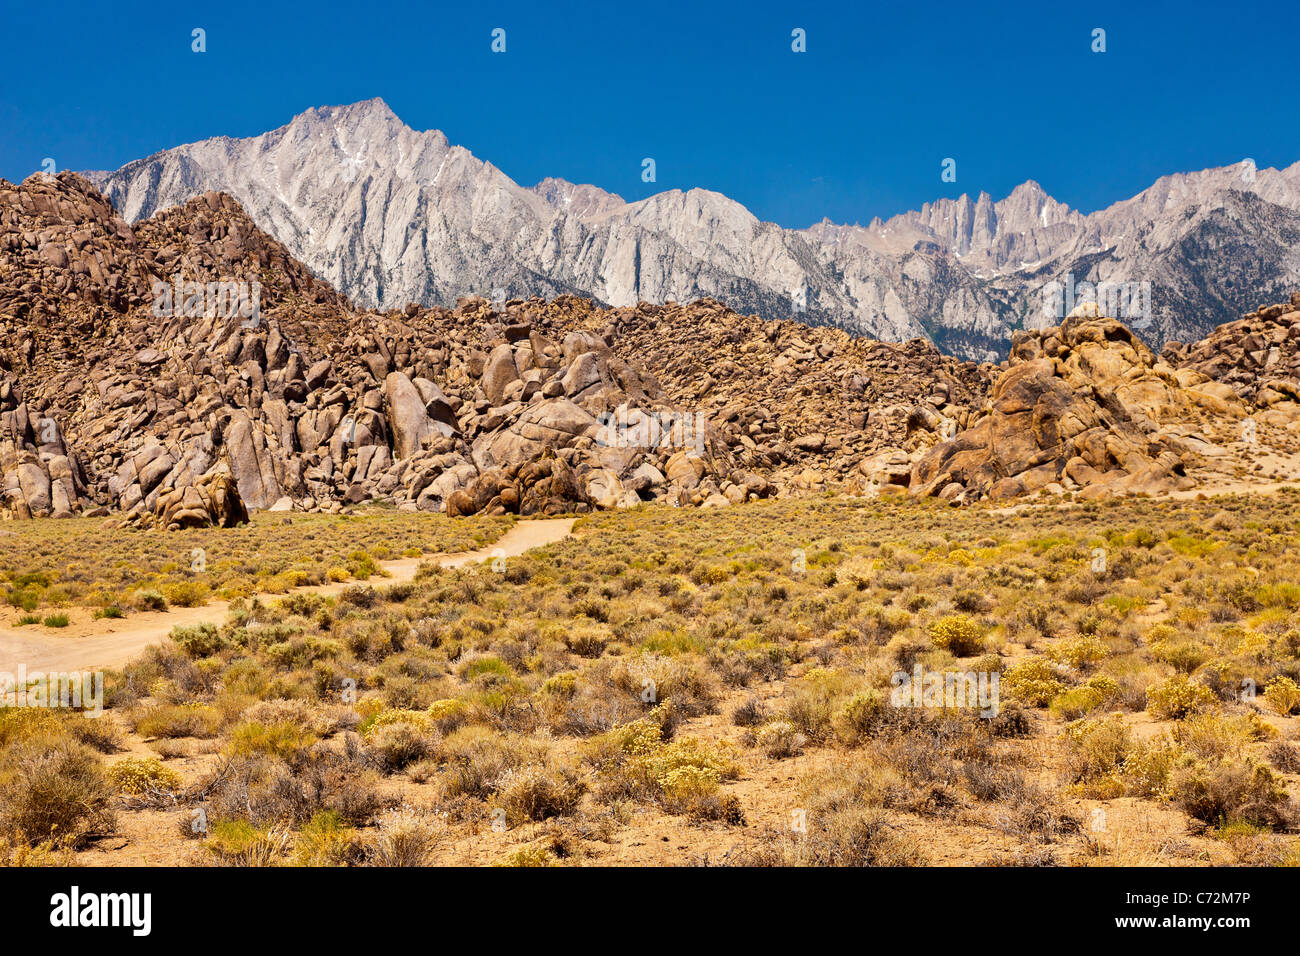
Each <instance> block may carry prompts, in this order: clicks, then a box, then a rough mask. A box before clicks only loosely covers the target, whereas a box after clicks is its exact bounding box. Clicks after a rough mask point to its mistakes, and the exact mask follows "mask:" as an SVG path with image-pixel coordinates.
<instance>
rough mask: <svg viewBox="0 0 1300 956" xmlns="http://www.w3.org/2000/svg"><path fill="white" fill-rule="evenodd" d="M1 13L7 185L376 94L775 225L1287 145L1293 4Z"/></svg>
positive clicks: (493, 144) (462, 138) (641, 186)
mask: <svg viewBox="0 0 1300 956" xmlns="http://www.w3.org/2000/svg"><path fill="white" fill-rule="evenodd" d="M5 27H6V28H5V30H4V31H3V34H2V35H0V63H3V64H4V67H3V69H2V70H0V176H3V177H4V178H6V179H9V180H13V181H16V180H20V179H22V178H24V177H26V176H27V175H30V174H31V173H32V172H35V171H37V170H38V169H40V168H41V163H42V161H43V159H44V158H45V157H50V158H52V159H54V161H55V163H56V166H57V168H59V169H65V168H70V169H101V168H116V167H117V166H120V165H121V164H123V163H125V162H128V161H129V160H132V159H136V158H139V157H141V156H145V155H148V154H149V153H152V152H154V151H156V150H159V149H163V148H166V147H169V146H175V145H179V144H181V143H185V142H191V141H194V140H198V139H204V138H207V137H210V136H216V135H229V136H249V135H254V134H257V133H261V132H264V131H266V130H269V129H273V128H275V127H277V126H281V125H283V124H284V123H286V122H288V120H289V119H290V118H291V117H292V116H293V115H294V114H296V113H298V112H301V111H302V110H304V109H306V108H308V107H311V106H320V105H325V104H336V103H348V102H353V101H355V100H360V99H366V98H369V97H372V96H381V97H383V98H384V99H385V100H386V101H387V102H388V104H389V106H391V107H392V108H393V110H394V112H396V113H397V115H398V116H400V117H401V118H402V119H403V120H404V121H405V122H406V123H407V124H408V125H410V126H412V127H415V128H417V129H428V128H438V129H441V130H443V131H444V132H445V133H446V134H447V136H448V137H449V138H450V139H451V141H452V142H453V143H458V144H460V145H463V146H465V147H467V148H468V149H470V150H471V151H472V152H474V154H475V155H477V156H478V157H479V158H480V159H485V160H489V161H491V162H492V163H493V164H495V165H496V166H498V167H500V168H501V169H502V170H504V171H505V172H506V173H507V174H508V175H510V176H511V177H512V178H514V179H515V180H517V181H518V182H520V183H523V184H525V185H531V184H532V183H534V182H536V181H537V180H539V179H541V178H543V177H545V176H548V175H554V176H561V177H563V178H565V179H569V180H573V181H576V182H591V183H595V184H597V185H599V186H602V187H604V188H606V189H609V190H611V191H613V192H617V193H619V194H620V195H622V196H623V197H624V198H625V199H629V200H631V199H639V198H643V197H644V196H647V195H649V194H650V193H651V192H654V191H658V190H663V189H672V188H682V189H688V188H691V187H695V186H700V187H704V188H707V189H714V190H717V191H719V192H723V193H726V194H727V195H729V196H731V197H733V198H734V199H737V200H739V201H740V202H743V203H744V204H745V205H747V206H748V207H749V208H750V209H751V210H753V211H754V213H755V214H757V215H758V216H760V217H761V218H763V219H769V220H773V221H776V222H779V223H781V224H782V225H785V226H795V227H802V226H807V225H809V224H810V223H812V222H815V221H817V220H819V219H821V217H822V216H823V215H825V216H829V217H830V218H831V219H832V220H834V221H836V222H854V221H860V222H862V223H866V222H867V221H869V220H870V218H871V217H872V216H875V215H880V216H889V215H892V214H894V213H898V212H902V211H904V210H906V209H909V208H917V207H919V206H920V204H921V203H923V202H926V201H928V200H932V199H936V198H939V197H942V196H957V195H959V194H961V193H962V192H970V193H972V194H975V193H977V192H978V191H980V190H986V191H988V192H989V193H991V194H992V195H993V196H994V197H995V198H1001V197H1002V196H1004V195H1006V193H1008V192H1009V191H1010V190H1011V189H1012V188H1013V187H1014V186H1015V185H1016V184H1017V183H1020V182H1022V181H1024V180H1025V179H1031V178H1032V179H1036V180H1038V181H1039V182H1040V183H1042V185H1043V186H1044V188H1046V189H1047V190H1048V192H1050V193H1052V194H1053V195H1054V196H1056V198H1058V199H1060V200H1062V201H1063V202H1068V203H1069V204H1070V205H1072V206H1074V207H1076V208H1082V209H1083V210H1084V211H1091V210H1093V209H1096V208H1099V207H1101V206H1105V205H1108V204H1109V203H1111V202H1114V201H1116V200H1118V199H1122V198H1127V197H1128V196H1130V195H1132V194H1134V193H1136V192H1138V191H1140V190H1141V189H1143V188H1145V187H1146V186H1148V185H1150V184H1151V183H1152V182H1153V181H1154V180H1155V179H1156V178H1158V177H1159V176H1161V175H1164V174H1166V173H1170V172H1178V171H1183V170H1188V169H1200V168H1204V167H1206V166H1216V165H1226V164H1230V163H1236V162H1240V161H1241V160H1242V159H1243V158H1246V157H1250V158H1252V159H1254V160H1255V161H1256V163H1257V164H1258V165H1259V166H1261V167H1264V166H1279V167H1280V166H1286V165H1289V164H1291V163H1292V162H1294V161H1296V160H1298V159H1300V124H1298V123H1296V122H1295V116H1296V110H1297V103H1298V102H1300V96H1298V95H1297V94H1300V70H1297V69H1296V66H1295V62H1294V56H1293V55H1292V54H1291V53H1290V52H1288V51H1291V50H1293V49H1294V48H1295V44H1296V40H1297V39H1298V38H1300V29H1298V28H1300V5H1297V4H1295V3H1294V2H1291V3H1283V2H1276V3H1255V2H1250V0H1237V2H1234V3H1232V4H1223V3H1215V4H1211V3H1208V2H1203V0H1183V2H1179V3H1173V2H1170V3H1164V2H1144V0H1129V2H1125V3H1059V4H1058V3H1051V4H1049V3H1042V2H1039V3H1020V2H1015V3H1001V4H993V3H990V4H981V3H945V2H920V3H910V4H909V3H896V2H895V3H890V4H887V5H886V4H871V3H862V4H858V3H770V2H764V0H751V2H746V3H707V2H696V3H678V2H673V0H651V2H648V3H617V4H615V3H609V2H606V3H571V4H565V5H563V6H560V5H552V4H547V3H545V2H541V0H539V2H530V3H513V2H511V3H506V2H498V3H492V2H488V3H464V2H459V3H456V4H445V3H441V2H437V0H434V2H423V3H411V4H386V3H383V2H378V0H373V2H366V3H356V2H347V3H342V2H334V0H317V2H315V3H311V4H306V3H295V4H277V3H274V2H270V0H264V2H261V3H243V2H223V3H211V4H208V3H184V2H173V3H157V4H144V3H132V2H129V0H127V2H119V3H103V4H93V3H83V2H76V0H73V2H67V3H60V4H57V5H49V4H25V5H21V6H20V5H17V4H9V5H8V9H7V10H6V11H5ZM195 27H202V28H203V29H205V30H206V32H207V52H206V53H204V54H195V53H193V52H191V48H190V47H191V30H192V29H193V28H195ZM496 27H501V28H503V29H505V31H506V52H505V53H504V54H494V53H492V51H491V49H490V45H491V31H492V30H493V29H494V28H496ZM796 27H798V28H802V29H803V30H805V31H806V36H807V52H806V53H794V52H793V51H792V50H791V31H792V30H793V29H795V28H796ZM1098 27H1100V28H1103V29H1105V30H1106V46H1107V49H1106V52H1105V53H1093V52H1092V51H1091V49H1090V46H1091V43H1092V31H1093V29H1094V28H1098ZM644 157H653V158H654V159H655V162H656V169H657V182H656V183H654V184H647V183H643V182H642V181H641V161H642V159H643V158H644ZM948 157H951V158H954V159H956V161H957V181H956V182H955V183H945V182H942V181H941V178H940V172H941V163H942V161H943V160H944V159H945V158H948Z"/></svg>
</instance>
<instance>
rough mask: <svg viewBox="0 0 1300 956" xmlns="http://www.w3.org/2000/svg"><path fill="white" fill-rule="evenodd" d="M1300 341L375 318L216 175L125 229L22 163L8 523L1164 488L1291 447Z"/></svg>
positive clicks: (575, 310)
mask: <svg viewBox="0 0 1300 956" xmlns="http://www.w3.org/2000/svg"><path fill="white" fill-rule="evenodd" d="M565 198H566V196H565V194H563V191H560V192H552V193H550V198H548V199H544V200H543V199H541V197H539V201H547V202H551V201H561V202H563V201H564V199H565ZM575 201H577V200H576V199H575ZM581 201H587V202H597V203H598V202H599V201H600V200H599V197H591V196H586V197H585V198H582V199H581ZM226 287H232V288H240V289H244V290H246V291H247V290H250V289H252V290H255V292H256V296H255V298H256V306H257V307H256V308H252V309H245V308H243V306H244V305H246V304H247V302H246V301H245V300H244V299H243V298H242V297H240V296H227V297H226V298H225V299H222V298H221V295H220V294H221V293H222V291H223V289H226ZM173 290H175V294H173ZM164 301H165V302H166V303H167V305H166V306H165V307H160V303H162V302H164ZM1297 338H1300V296H1293V297H1292V299H1291V301H1290V304H1281V305H1276V306H1269V307H1266V308H1264V309H1260V310H1256V311H1255V312H1252V313H1250V314H1249V315H1247V316H1246V317H1245V318H1243V319H1241V320H1240V321H1239V322H1237V323H1234V324H1230V325H1226V326H1224V327H1222V328H1221V329H1219V330H1218V331H1216V332H1215V333H1214V334H1213V335H1211V336H1210V337H1209V338H1207V339H1205V340H1203V341H1201V342H1197V343H1194V344H1191V345H1187V346H1182V345H1178V344H1171V345H1170V346H1168V347H1167V348H1166V349H1165V352H1164V353H1163V355H1162V356H1161V357H1157V356H1156V355H1155V353H1153V352H1152V351H1151V350H1150V349H1149V348H1147V347H1146V346H1145V345H1144V344H1143V343H1142V342H1141V341H1140V340H1138V339H1137V338H1136V337H1135V336H1134V335H1133V333H1132V332H1131V331H1130V330H1129V329H1127V328H1126V327H1124V326H1123V325H1122V324H1120V323H1118V322H1116V321H1114V320H1113V319H1109V318H1106V317H1104V316H1101V315H1099V314H1097V310H1096V309H1095V307H1094V308H1092V309H1091V310H1089V309H1087V308H1082V309H1080V310H1078V312H1077V314H1076V315H1074V316H1072V317H1071V318H1070V319H1069V320H1067V321H1066V322H1065V323H1063V324H1062V325H1060V326H1059V327H1053V328H1050V329H1046V330H1036V331H1025V332H1021V333H1019V334H1018V335H1017V337H1016V339H1015V341H1014V343H1013V347H1012V354H1011V356H1010V358H1009V360H1008V361H1007V362H1005V363H1003V364H1002V365H1001V366H994V365H990V364H987V363H985V364H976V363H973V362H966V361H961V360H958V359H954V358H952V357H950V356H946V355H944V354H942V353H941V352H939V350H938V349H936V348H935V347H934V346H933V344H931V343H929V342H926V341H924V340H922V339H913V340H911V341H908V342H905V343H885V342H878V341H873V340H869V339H865V338H862V337H855V336H851V335H849V334H848V333H846V332H844V331H842V330H839V329H834V328H829V327H810V326H807V325H804V324H802V323H799V322H794V321H790V320H784V321H771V320H765V319H761V318H759V317H758V316H757V315H739V314H737V313H735V312H733V311H731V310H730V309H728V308H727V307H725V306H724V305H722V304H721V303H719V302H717V301H714V300H708V299H704V300H700V301H697V302H694V303H692V304H690V305H677V304H674V303H669V304H667V305H654V304H649V303H638V304H637V305H635V306H630V307H625V308H617V309H611V308H605V307H602V306H601V305H599V304H597V303H594V302H592V301H591V300H589V299H582V298H578V297H574V296H567V295H561V296H557V297H555V298H553V299H550V300H547V299H543V298H540V297H534V298H530V299H510V300H506V301H504V302H502V301H491V300H489V299H486V298H483V297H480V296H471V297H465V298H463V299H462V300H460V301H459V302H458V304H457V306H456V308H455V309H447V308H441V307H432V308H425V307H422V306H419V305H417V304H413V303H412V304H408V305H406V306H405V307H404V308H402V309H393V310H387V311H382V312H381V311H378V310H375V309H359V308H356V307H355V306H354V305H353V304H352V303H351V302H350V301H349V300H348V299H347V298H346V297H345V296H343V295H341V294H339V293H338V292H336V291H335V290H334V289H333V288H331V287H330V286H329V285H328V284H327V283H326V282H324V281H322V280H320V279H318V278H316V277H315V276H314V275H313V273H312V272H311V270H309V269H308V268H307V267H306V266H305V265H304V264H302V263H300V262H298V261H297V260H296V259H295V258H294V257H293V256H292V255H291V254H290V252H289V251H288V249H287V248H286V247H285V246H284V245H282V244H281V243H279V242H277V241H276V240H274V239H272V238H271V237H269V236H268V235H266V234H265V233H264V232H262V231H261V230H260V229H259V228H258V227H257V226H256V225H254V224H253V223H252V221H251V220H250V219H249V217H248V216H247V215H246V214H245V213H244V211H243V210H242V208H241V207H240V206H239V204H238V203H237V202H236V201H235V200H234V199H232V198H231V197H230V196H228V195H225V194H220V193H206V194H203V195H202V196H200V197H198V198H196V199H193V200H191V201H189V202H187V203H186V204H185V205H183V206H181V207H177V208H174V209H169V210H166V211H163V212H161V213H158V214H157V215H155V216H153V217H151V218H149V219H147V220H143V221H140V222H137V223H135V224H134V225H129V224H128V223H127V222H126V221H125V220H124V219H123V218H122V217H120V216H119V215H118V214H117V212H116V211H115V210H114V209H113V207H112V206H111V205H109V204H108V203H107V201H106V200H105V198H104V196H102V195H101V194H100V193H99V192H98V191H97V190H96V189H95V188H94V187H93V186H92V185H91V184H90V183H89V182H87V181H86V180H84V179H82V178H80V177H78V176H76V175H75V174H72V173H61V174H59V175H58V176H57V177H48V178H47V177H42V176H34V177H32V178H30V179H29V180H27V181H26V182H24V183H23V184H22V185H20V186H11V185H9V184H7V183H2V182H0V515H3V516H4V517H17V518H25V517H32V516H45V515H53V516H71V515H75V514H90V515H94V514H100V515H107V514H109V513H116V514H120V515H122V516H123V517H124V519H125V520H127V521H128V522H130V523H133V524H139V525H144V526H159V527H164V528H165V527H183V526H186V525H189V524H194V523H200V524H201V523H208V522H211V523H216V524H229V523H231V522H234V521H238V520H240V518H241V516H242V515H243V513H244V510H245V509H246V508H250V509H274V510H290V509H294V510H338V509H340V508H343V507H347V506H348V505H351V504H357V503H362V502H368V501H380V502H386V503H388V504H391V505H392V506H394V507H398V508H405V509H413V510H429V511H445V512H447V513H449V514H453V515H458V514H470V513H476V512H482V511H488V512H498V513H499V512H517V513H521V514H546V513H557V512H572V511H585V510H590V509H592V508H611V507H629V506H634V505H637V504H639V503H641V502H643V501H662V502H667V503H671V504H675V505H679V506H708V507H723V506H727V505H731V504H739V503H742V502H744V501H747V500H751V499H753V498H761V497H766V496H769V495H786V494H800V493H805V492H809V491H818V490H822V489H840V490H847V491H850V492H854V493H863V494H881V493H885V492H888V491H900V492H910V493H912V494H915V495H922V496H929V495H935V496H939V497H941V498H945V499H947V500H950V501H952V502H954V503H958V504H960V503H962V502H966V501H973V500H976V499H978V498H983V497H991V498H1003V497H1012V496H1017V495H1023V494H1031V493H1038V492H1046V493H1057V494H1065V493H1068V492H1078V493H1079V494H1081V495H1082V496H1084V497H1098V496H1104V495H1110V494H1131V493H1155V494H1163V493H1172V492H1177V491H1184V490H1190V489H1192V488H1194V487H1198V486H1200V485H1199V483H1200V482H1201V481H1202V478H1201V476H1202V475H1203V474H1205V473H1207V461H1210V460H1211V459H1222V458H1224V456H1229V455H1230V452H1231V454H1232V455H1240V456H1249V455H1251V454H1253V453H1254V447H1253V445H1252V446H1251V447H1245V448H1241V449H1235V448H1233V447H1232V446H1233V444H1234V442H1236V440H1237V439H1238V438H1240V439H1242V440H1243V441H1246V440H1247V437H1246V435H1245V432H1244V431H1242V429H1244V428H1246V425H1245V424H1244V423H1245V422H1247V421H1248V422H1251V423H1253V424H1252V425H1250V435H1249V439H1248V443H1260V444H1261V445H1268V446H1269V447H1272V448H1276V449H1281V450H1283V451H1285V452H1288V453H1289V452H1290V451H1292V450H1293V449H1292V448H1291V445H1292V444H1293V443H1294V439H1295V437H1296V433H1297V429H1300V419H1298V418H1297V412H1300V402H1297V398H1300V382H1298V381H1297V375H1298V374H1300V352H1298V351H1297V349H1296V348H1295V342H1296V339H1297Z"/></svg>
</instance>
